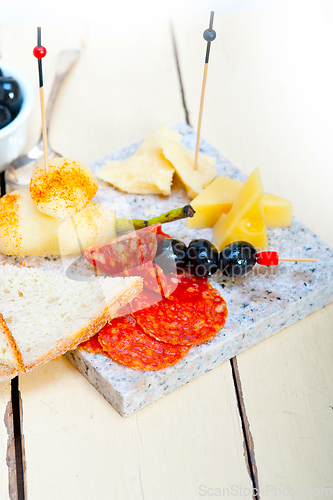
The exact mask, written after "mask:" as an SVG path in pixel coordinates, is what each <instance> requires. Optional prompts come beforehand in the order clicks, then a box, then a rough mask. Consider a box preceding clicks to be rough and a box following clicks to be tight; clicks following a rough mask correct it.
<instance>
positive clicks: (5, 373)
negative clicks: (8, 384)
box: [0, 364, 20, 382]
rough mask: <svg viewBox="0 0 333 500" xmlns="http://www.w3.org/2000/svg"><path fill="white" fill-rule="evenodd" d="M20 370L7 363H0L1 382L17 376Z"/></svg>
mask: <svg viewBox="0 0 333 500" xmlns="http://www.w3.org/2000/svg"><path fill="white" fill-rule="evenodd" d="M19 373H20V372H18V371H17V370H15V368H12V367H10V366H7V365H1V364H0V382H4V381H5V380H10V379H11V378H14V377H16V375H18V374H19Z"/></svg>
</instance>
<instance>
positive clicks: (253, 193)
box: [213, 168, 268, 250]
mask: <svg viewBox="0 0 333 500" xmlns="http://www.w3.org/2000/svg"><path fill="white" fill-rule="evenodd" d="M263 195H264V190H263V186H262V181H261V177H260V172H259V169H258V168H256V169H255V170H254V171H253V172H252V174H251V175H250V176H249V177H248V178H247V180H246V181H245V182H244V184H243V186H242V187H241V189H240V191H239V193H238V195H237V197H236V199H235V201H234V203H233V206H232V209H231V210H230V212H229V213H228V214H222V215H221V217H220V218H219V220H218V221H217V223H216V224H215V226H214V228H213V233H214V244H215V246H216V248H217V249H218V250H222V249H223V248H224V247H226V246H227V245H230V243H233V242H235V241H246V242H248V243H251V245H253V246H254V247H255V248H256V249H258V250H265V249H267V248H268V240H267V232H266V224H265V214H264V209H263V206H262V204H261V200H262V198H263Z"/></svg>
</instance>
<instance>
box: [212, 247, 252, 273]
mask: <svg viewBox="0 0 333 500" xmlns="http://www.w3.org/2000/svg"><path fill="white" fill-rule="evenodd" d="M256 254H257V251H256V249H255V248H254V247H253V246H252V245H250V243H246V241H237V242H235V243H231V245H228V246H227V247H225V248H224V249H223V250H221V252H220V269H221V272H222V274H224V275H225V276H229V277H232V278H234V277H237V276H244V274H246V273H248V272H249V271H251V269H252V268H253V266H254V265H255V263H256Z"/></svg>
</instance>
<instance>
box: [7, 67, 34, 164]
mask: <svg viewBox="0 0 333 500" xmlns="http://www.w3.org/2000/svg"><path fill="white" fill-rule="evenodd" d="M0 68H1V70H2V72H3V74H4V76H12V77H13V78H15V80H17V82H18V84H19V86H20V89H21V92H22V96H23V102H22V106H21V109H20V111H19V113H18V115H17V116H16V117H15V118H14V120H13V121H12V122H10V123H9V124H8V125H6V127H4V128H2V129H0V172H2V171H3V170H5V169H6V166H7V165H8V164H9V163H11V162H12V161H13V160H15V159H16V158H18V157H19V156H20V154H21V153H22V152H23V150H24V147H25V144H26V140H27V130H28V118H29V116H30V113H31V110H32V106H33V103H34V91H33V88H32V85H31V83H30V81H29V80H28V78H27V77H26V76H25V75H24V74H23V73H22V72H21V71H20V70H19V69H17V68H16V67H15V66H12V65H11V64H9V63H8V62H6V61H3V60H2V59H0Z"/></svg>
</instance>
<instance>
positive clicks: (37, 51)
mask: <svg viewBox="0 0 333 500" xmlns="http://www.w3.org/2000/svg"><path fill="white" fill-rule="evenodd" d="M33 54H34V56H35V57H36V58H37V59H38V74H39V97H40V110H41V114H42V135H43V149H44V164H45V173H46V174H48V173H49V157H48V156H49V152H48V147H47V133H46V118H45V100H44V86H43V67H42V58H43V57H45V55H46V49H45V47H42V34H41V27H40V26H39V27H38V28H37V47H35V48H34V50H33Z"/></svg>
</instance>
